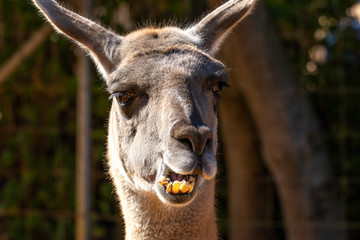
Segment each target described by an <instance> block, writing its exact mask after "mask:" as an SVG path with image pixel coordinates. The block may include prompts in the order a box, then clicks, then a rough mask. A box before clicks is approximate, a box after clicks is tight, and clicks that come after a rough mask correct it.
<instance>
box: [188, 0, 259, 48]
mask: <svg viewBox="0 0 360 240" xmlns="http://www.w3.org/2000/svg"><path fill="white" fill-rule="evenodd" d="M255 2H256V0H229V1H228V2H226V3H224V4H223V5H221V6H220V7H218V8H217V9H215V10H214V11H213V12H211V13H210V14H208V15H207V16H206V17H204V18H203V19H202V20H201V21H200V22H199V23H197V24H196V25H195V26H193V27H191V28H189V29H188V32H189V33H190V34H192V35H195V36H198V37H200V39H201V41H200V46H201V48H203V49H205V50H207V51H209V52H210V54H215V53H216V52H217V50H218V48H219V46H220V45H221V43H222V41H223V40H224V38H225V37H226V35H227V34H228V33H229V32H230V30H231V29H232V28H233V27H234V26H235V25H236V24H237V23H238V22H240V20H241V19H242V18H243V17H244V16H245V15H246V14H247V13H249V12H250V10H251V8H252V7H253V6H254V5H255Z"/></svg>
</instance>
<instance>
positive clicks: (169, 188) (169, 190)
mask: <svg viewBox="0 0 360 240" xmlns="http://www.w3.org/2000/svg"><path fill="white" fill-rule="evenodd" d="M166 191H167V192H168V193H171V191H172V183H169V185H167V187H166Z"/></svg>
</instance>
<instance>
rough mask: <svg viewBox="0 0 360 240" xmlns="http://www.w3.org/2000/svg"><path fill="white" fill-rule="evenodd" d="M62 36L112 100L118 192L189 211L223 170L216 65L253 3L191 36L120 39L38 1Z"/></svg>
mask: <svg viewBox="0 0 360 240" xmlns="http://www.w3.org/2000/svg"><path fill="white" fill-rule="evenodd" d="M33 1H34V3H35V4H36V6H37V7H38V8H39V9H40V10H41V11H42V12H43V13H44V15H45V16H46V17H47V19H48V20H49V22H50V23H51V24H52V25H53V26H54V27H55V28H56V29H57V30H58V31H59V32H60V33H62V34H64V35H66V36H67V37H69V38H71V39H73V40H75V42H77V43H78V44H80V46H82V47H84V48H85V49H86V50H87V51H88V52H89V54H90V55H91V57H92V58H93V60H94V61H95V63H96V65H97V66H98V69H99V71H100V73H101V74H102V76H103V78H104V79H105V81H106V84H107V88H108V91H109V93H110V95H111V97H110V99H112V107H111V111H110V119H109V135H108V156H109V166H110V173H111V177H112V178H113V180H114V182H115V184H116V186H117V187H118V188H119V187H120V185H124V184H126V185H127V186H128V187H130V188H133V190H134V191H140V192H143V193H144V194H148V193H150V194H153V196H156V197H157V198H159V199H160V200H161V201H163V202H164V203H166V204H171V205H176V206H182V205H186V204H188V203H190V202H191V201H192V200H193V199H196V196H197V194H196V193H197V191H201V189H205V188H206V186H207V184H209V181H211V180H212V179H213V178H214V177H215V175H216V170H217V163H216V158H215V154H216V148H217V117H216V105H217V103H218V98H219V94H220V92H221V90H222V88H223V87H224V86H226V85H227V83H226V81H227V78H226V69H225V67H224V65H223V64H222V63H221V62H219V61H217V60H216V59H214V58H213V55H214V54H215V53H216V51H217V49H218V47H219V45H220V43H221V42H222V40H223V39H224V37H225V35H226V34H227V33H228V32H229V30H230V29H231V28H232V27H233V26H234V25H235V24H236V23H237V22H239V21H240V19H241V18H242V17H243V16H244V15H245V14H246V13H247V12H248V11H249V10H250V8H251V7H252V5H253V3H254V0H237V1H236V0H230V1H228V2H227V3H225V4H223V5H222V6H220V7H219V8H217V9H216V10H215V11H213V12H212V13H210V14H209V15H207V16H206V17H205V18H203V19H202V20H201V21H200V22H199V23H196V24H194V25H193V26H192V27H190V28H187V29H180V28H176V27H165V28H146V29H142V30H138V31H135V32H132V33H130V34H128V35H126V36H119V35H116V34H115V33H113V32H111V31H109V30H106V29H105V28H103V27H101V26H100V25H99V24H96V23H94V22H92V21H90V20H88V19H86V18H83V17H81V16H79V15H77V14H75V13H73V12H71V11H69V10H67V9H65V8H63V7H61V6H59V5H58V4H57V3H56V2H55V1H53V0H33Z"/></svg>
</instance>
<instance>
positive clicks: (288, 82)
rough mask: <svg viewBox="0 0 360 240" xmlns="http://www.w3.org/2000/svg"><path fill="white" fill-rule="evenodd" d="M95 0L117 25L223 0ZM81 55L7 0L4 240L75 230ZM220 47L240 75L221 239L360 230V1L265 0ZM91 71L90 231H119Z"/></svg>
mask: <svg viewBox="0 0 360 240" xmlns="http://www.w3.org/2000/svg"><path fill="white" fill-rule="evenodd" d="M88 1H89V2H90V0H88ZM91 1H92V2H91V5H92V6H91V8H90V9H91V11H90V12H89V13H88V14H90V15H91V18H92V19H93V20H96V21H98V22H101V23H102V25H104V26H109V27H111V28H112V29H113V30H115V31H116V32H119V33H121V34H125V33H127V32H128V31H130V30H134V29H136V28H138V27H139V26H143V25H144V24H145V25H146V24H149V23H153V24H154V25H166V24H167V23H169V22H170V21H169V19H171V20H173V21H171V22H172V23H173V24H177V25H179V26H188V24H189V23H191V22H192V21H193V20H194V19H195V20H196V19H199V18H200V16H202V14H203V13H204V12H208V11H209V10H211V9H213V8H214V7H215V6H217V5H219V4H220V2H221V1H215V0H208V1H205V0H171V1H166V0H137V1H130V0H112V1H109V0H91ZM62 2H64V4H65V5H66V6H68V7H70V8H71V9H74V10H76V11H77V12H80V11H81V8H82V7H81V6H80V4H79V2H80V1H75V0H73V1H71V0H68V1H65V0H64V1H62ZM174 19H177V20H176V21H174ZM81 56H82V53H81V50H79V49H78V48H77V47H76V46H75V45H74V44H73V43H71V42H69V41H68V40H66V39H65V38H63V37H62V36H59V35H58V34H56V33H54V32H53V31H52V30H51V28H50V27H49V26H48V25H47V24H45V22H44V19H43V18H42V17H40V16H39V14H38V12H37V10H36V9H35V7H34V6H32V4H31V1H28V0H27V1H24V0H1V1H0V240H7V239H12V240H13V239H14V240H15V239H56V240H62V239H75V229H76V226H75V225H76V224H75V222H76V221H75V218H76V214H75V213H76V210H75V206H76V196H77V193H78V191H77V190H76V179H77V176H78V174H77V172H76V166H77V162H76V161H77V160H76V159H77V158H76V152H77V151H76V150H77V149H76V137H77V134H76V133H77V130H78V127H77V123H76V119H78V117H77V115H78V112H80V111H81V109H79V108H80V105H77V102H78V100H77V95H78V93H77V89H78V86H79V81H78V79H79V77H78V76H83V75H81V72H82V71H84V69H83V68H84V67H83V66H84V65H83V64H82V62H81V60H79V59H81ZM218 58H220V59H221V60H222V61H223V62H224V63H225V64H226V66H228V67H229V75H230V78H231V80H230V85H231V86H232V87H231V88H230V89H226V90H225V92H224V95H223V99H222V103H221V105H220V112H219V115H220V116H219V118H220V130H219V131H220V135H221V137H220V143H221V144H220V145H221V146H220V148H219V157H218V158H219V163H220V170H219V175H218V188H217V189H218V190H217V192H218V194H217V202H218V203H217V208H218V219H219V220H218V223H219V229H220V233H221V237H222V238H223V239H253V240H257V239H259V240H260V239H360V203H359V201H360V175H359V173H358V171H359V169H360V1H355V0H331V1H330V0H311V1H310V0H266V1H260V2H259V4H258V5H257V7H256V8H255V10H254V13H252V14H251V15H250V16H249V17H248V18H247V19H246V20H245V21H243V22H242V23H241V24H239V26H238V27H237V28H236V30H234V31H233V34H232V35H231V36H230V37H229V38H228V40H227V41H226V42H225V44H224V46H223V47H222V51H221V52H220V53H219V54H218ZM90 73H91V74H90V76H91V86H90V94H91V115H90V117H89V119H90V120H91V128H90V132H89V134H90V135H89V139H91V147H90V154H89V155H90V156H91V158H90V175H89V177H90V178H89V179H90V180H89V182H88V184H87V186H88V187H89V190H90V197H89V200H90V206H89V211H90V214H89V218H88V219H89V221H90V223H91V230H90V236H91V239H99V240H100V239H110V238H114V239H122V238H123V223H122V220H121V217H120V209H119V207H118V202H117V199H116V195H115V193H114V191H113V188H112V185H111V182H110V179H109V177H108V176H107V173H106V171H107V166H106V160H105V152H106V150H105V142H106V125H107V115H108V112H109V107H110V101H109V100H108V94H107V92H106V86H105V85H104V83H103V81H102V80H101V79H100V77H99V76H98V74H97V73H96V71H95V69H94V67H93V65H91V70H90Z"/></svg>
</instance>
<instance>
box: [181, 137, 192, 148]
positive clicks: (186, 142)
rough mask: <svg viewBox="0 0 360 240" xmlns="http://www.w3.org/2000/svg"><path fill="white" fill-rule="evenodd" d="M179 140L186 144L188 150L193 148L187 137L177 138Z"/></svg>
mask: <svg viewBox="0 0 360 240" xmlns="http://www.w3.org/2000/svg"><path fill="white" fill-rule="evenodd" d="M178 141H179V142H181V143H183V144H184V145H185V146H187V147H188V148H189V149H190V150H192V149H193V147H192V143H191V141H190V140H189V139H187V138H183V139H178Z"/></svg>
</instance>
